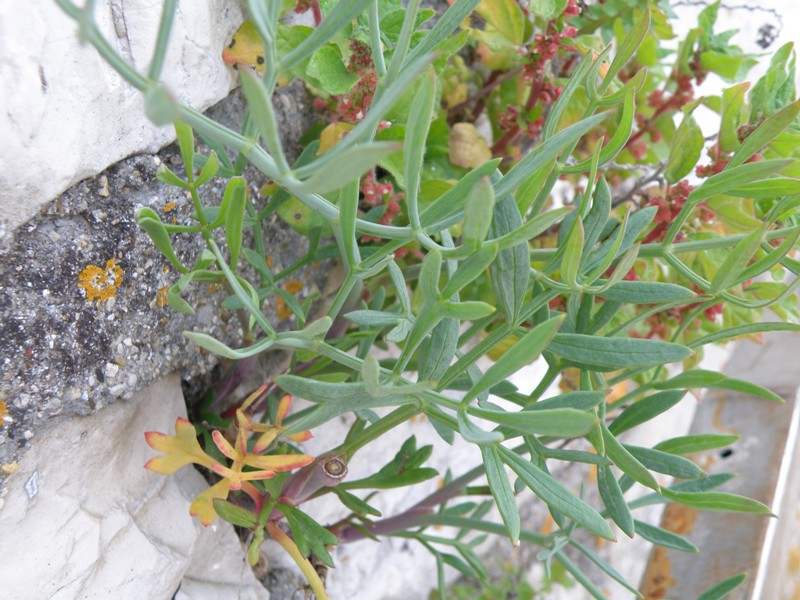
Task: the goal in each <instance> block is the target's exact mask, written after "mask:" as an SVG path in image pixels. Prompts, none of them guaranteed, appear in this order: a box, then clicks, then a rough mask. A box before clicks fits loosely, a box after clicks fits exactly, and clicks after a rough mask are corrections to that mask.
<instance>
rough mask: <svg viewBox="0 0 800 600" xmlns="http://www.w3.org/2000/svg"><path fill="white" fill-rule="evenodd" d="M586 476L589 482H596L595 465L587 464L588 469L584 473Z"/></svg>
mask: <svg viewBox="0 0 800 600" xmlns="http://www.w3.org/2000/svg"><path fill="white" fill-rule="evenodd" d="M586 478H587V479H588V480H589V481H590V482H591V483H597V465H589V471H588V472H587V474H586Z"/></svg>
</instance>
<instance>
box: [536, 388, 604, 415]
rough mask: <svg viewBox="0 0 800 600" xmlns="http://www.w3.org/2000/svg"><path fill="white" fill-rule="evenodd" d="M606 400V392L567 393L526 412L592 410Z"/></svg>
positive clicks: (540, 401)
mask: <svg viewBox="0 0 800 600" xmlns="http://www.w3.org/2000/svg"><path fill="white" fill-rule="evenodd" d="M604 399H605V392H602V391H596V392H589V391H581V392H567V393H565V394H560V395H558V396H553V397H552V398H547V399H545V400H539V401H538V402H536V403H534V404H531V405H530V406H528V407H526V408H525V410H531V411H536V410H551V409H554V408H574V409H575V410H582V411H587V410H592V409H593V408H594V407H595V406H597V405H598V404H600V402H602V401H603V400H604Z"/></svg>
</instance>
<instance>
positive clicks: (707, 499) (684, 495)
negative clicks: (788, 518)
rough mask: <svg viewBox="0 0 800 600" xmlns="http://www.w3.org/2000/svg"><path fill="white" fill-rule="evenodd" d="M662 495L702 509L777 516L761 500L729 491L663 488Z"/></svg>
mask: <svg viewBox="0 0 800 600" xmlns="http://www.w3.org/2000/svg"><path fill="white" fill-rule="evenodd" d="M661 495H662V496H664V497H665V498H667V499H669V500H672V501H673V502H678V503H679V504H684V505H686V506H691V507H692V508H699V509H700V510H710V511H719V512H737V513H749V514H755V515H767V516H770V517H774V516H775V515H774V514H772V511H771V510H770V509H769V507H768V506H765V505H764V504H762V503H761V502H758V501H757V500H753V499H751V498H745V497H744V496H739V495H737V494H729V493H727V492H677V491H675V490H674V489H669V488H662V489H661Z"/></svg>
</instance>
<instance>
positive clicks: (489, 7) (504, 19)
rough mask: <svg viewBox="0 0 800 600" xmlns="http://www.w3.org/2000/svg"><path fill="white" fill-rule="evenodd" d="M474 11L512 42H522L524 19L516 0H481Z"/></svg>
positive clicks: (518, 43) (516, 44)
mask: <svg viewBox="0 0 800 600" xmlns="http://www.w3.org/2000/svg"><path fill="white" fill-rule="evenodd" d="M475 12H477V13H478V14H479V15H480V16H481V17H483V18H484V19H486V22H487V23H489V24H490V25H491V26H492V27H494V28H495V29H497V31H499V32H500V33H502V34H503V36H504V37H505V38H506V39H507V40H509V41H510V42H511V43H512V44H514V45H515V46H519V45H520V44H522V42H523V36H524V35H525V21H526V19H525V15H523V14H522V9H521V8H520V6H519V4H517V2H516V0H481V2H480V3H479V4H478V6H477V8H476V9H475Z"/></svg>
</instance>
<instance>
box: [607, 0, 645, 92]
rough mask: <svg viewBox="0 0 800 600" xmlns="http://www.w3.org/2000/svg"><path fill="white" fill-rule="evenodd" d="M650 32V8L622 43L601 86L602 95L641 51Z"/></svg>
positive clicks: (637, 20)
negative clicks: (642, 44)
mask: <svg viewBox="0 0 800 600" xmlns="http://www.w3.org/2000/svg"><path fill="white" fill-rule="evenodd" d="M648 31H650V8H649V7H648V8H647V9H645V11H644V12H643V13H642V14H641V15H640V16H639V17H638V18H637V19H636V21H634V23H633V27H631V30H630V31H629V32H628V34H627V35H626V36H625V37H624V39H623V40H622V42H621V43H620V45H619V48H618V49H617V53H616V54H615V55H614V60H612V61H611V65H610V66H609V67H608V71H607V72H606V75H605V77H603V81H602V83H601V84H600V87H599V90H598V91H599V92H600V93H601V94H602V93H603V92H605V90H606V89H608V86H609V85H611V82H613V81H614V78H615V77H616V76H617V74H618V73H619V72H620V71H621V70H622V67H624V66H625V65H626V64H627V63H628V61H629V60H630V59H631V58H632V57H633V55H634V54H635V53H636V50H638V49H639V46H640V45H641V43H642V42H643V41H644V38H645V36H646V35H647V32H648Z"/></svg>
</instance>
